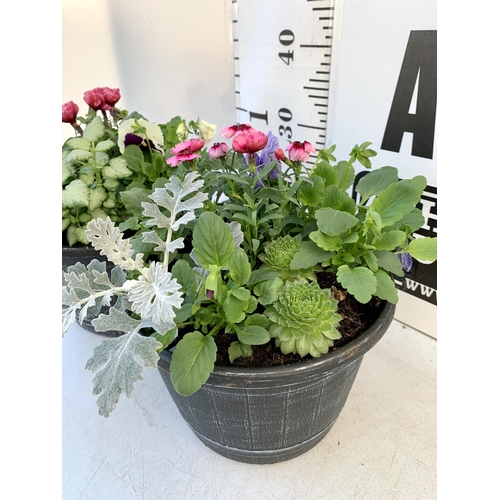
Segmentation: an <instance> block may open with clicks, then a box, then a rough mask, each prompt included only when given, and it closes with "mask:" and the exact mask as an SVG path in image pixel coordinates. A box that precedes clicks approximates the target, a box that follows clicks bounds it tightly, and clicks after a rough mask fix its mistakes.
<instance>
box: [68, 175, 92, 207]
mask: <svg viewBox="0 0 500 500" xmlns="http://www.w3.org/2000/svg"><path fill="white" fill-rule="evenodd" d="M89 204H90V189H89V187H88V186H87V184H86V183H85V182H84V181H82V180H81V179H75V180H74V181H71V182H70V183H69V184H68V185H67V186H66V187H65V188H64V189H63V192H62V206H63V207H68V208H75V207H88V206H89Z"/></svg>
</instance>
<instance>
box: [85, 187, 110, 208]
mask: <svg viewBox="0 0 500 500" xmlns="http://www.w3.org/2000/svg"><path fill="white" fill-rule="evenodd" d="M107 197H108V193H107V192H106V190H105V189H104V188H103V187H102V186H96V187H95V188H94V189H91V190H90V202H89V211H92V210H95V209H96V208H99V207H102V204H103V203H104V202H105V200H106V198H107Z"/></svg>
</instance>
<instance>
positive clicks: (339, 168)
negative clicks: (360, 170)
mask: <svg viewBox="0 0 500 500" xmlns="http://www.w3.org/2000/svg"><path fill="white" fill-rule="evenodd" d="M333 168H334V169H335V173H336V174H337V180H338V182H337V186H338V187H339V189H340V190H342V191H345V190H347V188H349V187H350V186H352V185H353V184H354V180H355V178H356V172H355V170H354V167H353V166H352V165H350V164H349V163H348V162H346V161H339V162H338V163H337V165H335V166H334V167H333Z"/></svg>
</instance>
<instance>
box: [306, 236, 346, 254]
mask: <svg viewBox="0 0 500 500" xmlns="http://www.w3.org/2000/svg"><path fill="white" fill-rule="evenodd" d="M309 238H310V239H311V240H312V241H314V243H316V245H318V246H319V247H320V248H322V249H323V250H326V251H327V252H336V251H338V250H340V249H341V248H342V244H343V240H342V238H341V237H340V236H330V235H328V234H325V233H322V232H321V231H313V232H312V233H310V234H309Z"/></svg>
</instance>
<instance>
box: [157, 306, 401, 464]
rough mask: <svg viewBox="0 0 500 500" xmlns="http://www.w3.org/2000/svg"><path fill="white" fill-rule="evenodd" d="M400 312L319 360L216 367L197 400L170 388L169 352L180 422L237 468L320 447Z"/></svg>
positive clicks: (165, 368) (163, 368) (388, 309)
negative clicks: (370, 353) (372, 352)
mask: <svg viewBox="0 0 500 500" xmlns="http://www.w3.org/2000/svg"><path fill="white" fill-rule="evenodd" d="M395 309H396V308H395V306H394V305H393V304H389V303H385V304H384V306H383V308H382V311H381V314H380V316H379V318H378V319H377V320H376V321H375V323H374V324H373V325H372V326H371V327H370V328H369V329H368V330H367V331H366V332H364V333H363V334H361V335H360V336H359V337H358V338H356V339H355V340H353V341H352V342H350V343H349V344H346V345H344V346H342V347H341V348H339V349H338V350H336V351H332V352H330V353H328V354H326V355H324V356H322V357H320V358H317V359H310V360H306V361H303V362H300V363H295V364H291V365H287V366H284V367H283V366H274V367H271V368H255V369H248V368H238V367H229V368H226V367H216V369H215V371H214V372H213V373H212V374H211V375H210V378H209V379H208V381H207V383H206V384H204V385H203V386H202V388H201V389H200V390H199V391H198V392H196V393H195V394H193V395H192V396H189V397H185V396H180V395H179V394H177V392H175V390H174V388H173V387H172V384H171V383H170V373H169V367H170V361H171V353H170V352H169V351H163V352H162V353H160V361H159V363H158V367H159V370H160V374H161V376H162V378H163V381H164V382H165V384H166V386H167V388H168V391H169V392H170V395H171V396H172V398H173V400H174V402H175V404H176V405H177V408H178V409H179V411H180V413H181V415H182V417H183V418H184V420H186V422H187V423H188V425H189V426H190V427H191V429H192V430H193V431H194V433H195V434H196V435H197V436H198V437H199V438H200V439H201V440H202V441H203V443H205V444H206V445H207V446H208V447H209V448H211V449H212V450H214V451H216V452H217V453H219V454H220V455H223V456H225V457H227V458H230V459H233V460H237V461H239V462H247V463H253V464H268V463H275V462H282V461H285V460H289V459H291V458H294V457H297V456H299V455H301V454H302V453H304V452H306V451H307V450H309V449H311V448H312V447H313V446H314V445H316V444H317V443H318V442H319V441H320V440H321V439H322V438H323V437H324V436H325V435H326V434H327V433H328V431H329V430H330V428H331V427H332V425H333V423H334V422H335V420H336V419H337V417H338V416H339V414H340V412H341V410H342V408H343V407H344V404H345V402H346V400H347V396H348V395H349V392H350V390H351V387H352V385H353V383H354V379H355V378H356V375H357V373H358V370H359V367H360V365H361V361H362V360H363V356H364V355H365V354H366V353H367V352H368V351H369V350H370V349H371V348H372V347H373V346H374V345H375V344H376V343H377V342H378V341H379V340H380V339H381V338H382V336H383V335H384V333H385V332H386V331H387V329H388V327H389V325H390V323H391V321H392V319H393V317H394V311H395Z"/></svg>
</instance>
